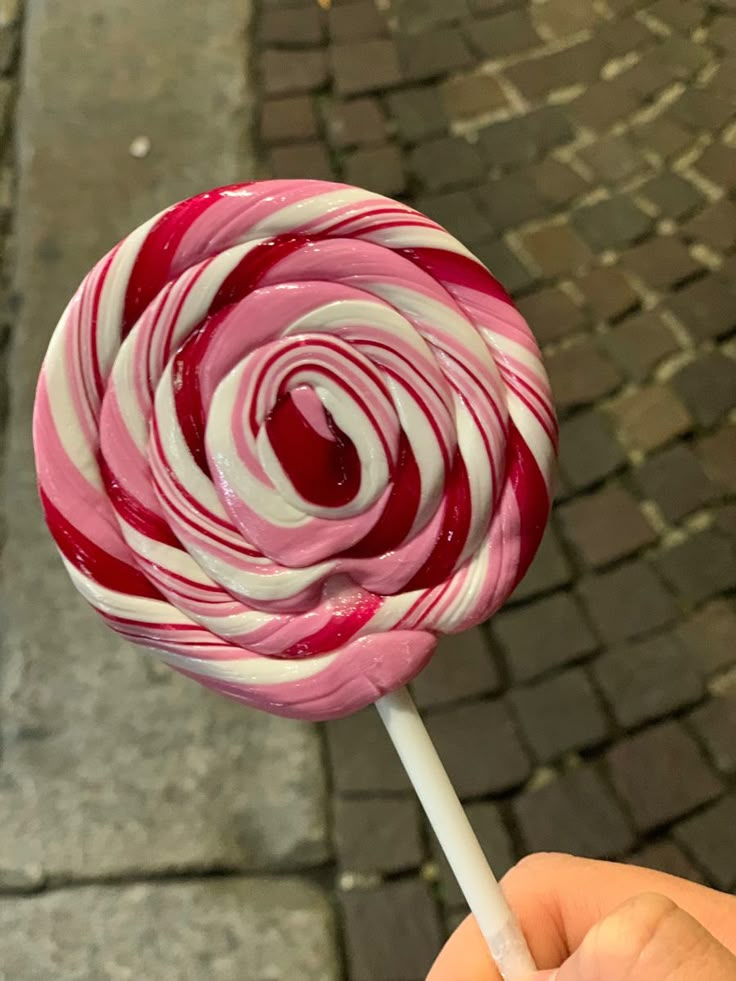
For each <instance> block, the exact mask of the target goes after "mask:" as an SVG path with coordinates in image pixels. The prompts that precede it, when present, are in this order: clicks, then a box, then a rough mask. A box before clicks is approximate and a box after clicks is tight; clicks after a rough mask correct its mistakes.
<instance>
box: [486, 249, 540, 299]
mask: <svg viewBox="0 0 736 981" xmlns="http://www.w3.org/2000/svg"><path fill="white" fill-rule="evenodd" d="M474 252H475V255H476V256H477V257H478V258H479V259H480V261H481V262H482V263H483V264H484V265H485V266H486V267H487V268H488V269H490V270H491V272H492V273H493V275H494V276H495V277H496V279H497V280H498V281H499V282H500V283H502V284H503V286H504V288H505V289H506V291H507V292H508V293H510V294H511V295H512V296H514V295H515V294H516V293H521V292H522V291H524V290H526V289H528V288H529V287H530V286H532V284H533V283H534V282H535V281H536V280H537V278H538V277H537V276H536V274H535V273H533V272H532V271H531V270H530V269H529V268H528V267H527V266H525V265H524V263H523V262H522V261H521V259H519V257H518V256H517V255H515V253H513V252H512V251H511V249H510V248H509V247H508V245H506V243H505V242H502V241H501V240H500V239H497V240H496V241H490V242H483V243H479V244H478V245H476V246H475V247H474Z"/></svg>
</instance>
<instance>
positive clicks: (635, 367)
mask: <svg viewBox="0 0 736 981" xmlns="http://www.w3.org/2000/svg"><path fill="white" fill-rule="evenodd" d="M603 343H604V345H605V347H606V349H607V351H608V352H609V354H610V355H611V357H612V358H613V359H614V361H615V362H616V363H617V364H618V365H620V366H621V368H622V369H623V370H624V371H625V372H626V374H627V375H628V376H629V377H630V378H631V379H632V380H633V381H644V380H645V379H646V378H648V377H649V375H650V374H651V373H652V371H653V370H654V369H655V368H656V367H657V365H658V364H659V363H660V362H661V361H663V360H664V359H665V358H666V357H668V356H669V355H671V354H674V353H675V352H676V351H678V350H679V346H678V344H677V340H676V339H675V336H674V334H673V333H672V331H671V330H670V328H669V327H668V326H667V325H666V324H665V323H664V322H663V321H662V319H661V317H660V316H659V314H658V313H657V312H656V311H653V310H650V311H647V312H645V313H639V314H635V315H634V316H633V317H629V318H628V319H627V320H625V321H624V322H623V323H622V324H619V326H617V327H614V328H613V329H612V330H611V331H610V332H609V333H608V334H606V335H605V336H604V337H603Z"/></svg>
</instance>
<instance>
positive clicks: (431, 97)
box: [388, 87, 449, 143]
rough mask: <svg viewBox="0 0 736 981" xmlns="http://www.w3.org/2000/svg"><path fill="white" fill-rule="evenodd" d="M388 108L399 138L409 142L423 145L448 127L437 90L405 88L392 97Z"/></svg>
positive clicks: (391, 95)
mask: <svg viewBox="0 0 736 981" xmlns="http://www.w3.org/2000/svg"><path fill="white" fill-rule="evenodd" d="M388 106H389V110H390V112H391V115H392V117H393V119H394V121H395V123H396V128H397V130H398V133H399V136H400V137H401V139H402V140H403V141H404V142H406V143H420V142H421V141H422V140H426V139H428V138H429V137H432V136H439V135H440V134H441V133H444V132H445V131H446V130H447V128H448V125H449V123H448V120H447V114H446V113H445V109H444V106H443V105H441V103H440V100H439V98H438V94H437V92H436V90H435V89H432V88H425V87H418V88H408V89H402V90H401V91H400V92H394V93H391V94H390V95H389V96H388Z"/></svg>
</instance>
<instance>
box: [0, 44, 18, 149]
mask: <svg viewBox="0 0 736 981" xmlns="http://www.w3.org/2000/svg"><path fill="white" fill-rule="evenodd" d="M0 45H1V41H0ZM1 58H2V47H1V46H0V59H1ZM14 104H15V85H14V83H13V82H12V81H11V80H10V79H9V78H0V141H2V142H4V141H5V139H6V137H7V135H8V133H9V129H10V124H11V121H12V113H13V106H14Z"/></svg>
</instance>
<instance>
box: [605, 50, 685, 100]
mask: <svg viewBox="0 0 736 981" xmlns="http://www.w3.org/2000/svg"><path fill="white" fill-rule="evenodd" d="M652 54H653V53H652V51H648V52H647V57H645V58H641V59H640V60H639V61H638V62H637V63H636V64H635V65H633V66H632V67H631V68H629V69H628V70H626V71H623V72H622V73H621V74H620V75H619V76H618V77H617V79H616V81H617V83H618V84H619V85H620V86H621V88H623V89H626V90H627V91H629V92H631V93H633V94H634V95H636V97H637V98H638V99H639V100H640V101H641V102H646V101H649V100H652V99H654V98H655V97H659V95H660V93H661V92H662V90H663V89H665V88H667V87H668V86H669V85H671V84H672V83H673V82H674V81H676V80H677V77H678V70H677V69H676V68H674V67H673V66H672V65H667V64H666V63H662V62H659V63H658V62H657V61H656V60H655V58H654V57H653V56H652Z"/></svg>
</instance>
